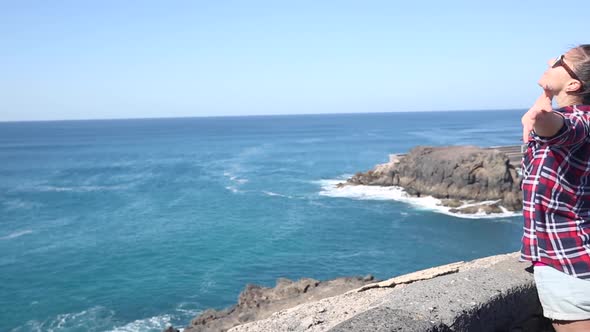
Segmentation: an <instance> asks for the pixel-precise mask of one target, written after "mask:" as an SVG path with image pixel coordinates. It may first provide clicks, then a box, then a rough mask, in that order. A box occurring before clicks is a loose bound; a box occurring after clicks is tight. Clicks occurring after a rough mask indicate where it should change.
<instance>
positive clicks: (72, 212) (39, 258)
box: [0, 110, 524, 331]
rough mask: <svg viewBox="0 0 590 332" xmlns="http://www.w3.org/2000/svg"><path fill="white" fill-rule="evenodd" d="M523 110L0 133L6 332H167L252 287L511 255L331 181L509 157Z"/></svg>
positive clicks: (41, 126)
mask: <svg viewBox="0 0 590 332" xmlns="http://www.w3.org/2000/svg"><path fill="white" fill-rule="evenodd" d="M523 112H524V111H523V110H512V111H508V110H498V111H461V112H423V113H374V114H338V115H293V116H253V117H211V118H171V119H140V120H137V119H134V120H88V121H50V122H14V123H9V122H6V123H0V331H161V330H162V329H163V328H165V327H166V326H167V325H170V324H173V325H175V326H176V327H183V326H186V325H187V324H188V323H189V321H190V319H191V318H193V317H194V316H195V315H197V314H198V313H199V312H201V311H202V310H204V309H206V308H218V309H221V308H224V307H227V306H230V305H232V304H234V303H235V302H236V301H237V297H238V295H239V293H240V291H242V290H243V288H244V287H245V286H246V284H247V283H256V284H260V285H264V286H274V285H275V281H276V279H277V278H279V277H285V278H292V279H298V278H302V277H311V278H316V279H320V280H324V279H330V278H335V277H339V276H351V275H361V276H364V275H367V274H373V275H374V276H375V277H377V278H382V279H383V278H390V277H393V276H395V275H399V274H404V273H407V272H410V271H414V270H417V269H422V268H427V267H431V266H434V265H440V264H445V263H450V262H454V261H458V260H470V259H474V258H477V257H482V256H487V255H493V254H501V253H507V252H512V251H516V250H518V249H519V242H520V236H521V229H522V226H521V218H520V217H519V216H518V215H509V214H507V215H499V216H494V217H491V218H460V217H457V216H453V215H449V214H448V213H445V212H444V211H441V210H440V209H438V208H437V207H436V204H435V203H433V201H432V200H431V199H428V198H424V199H422V200H415V199H414V200H412V199H409V198H407V197H404V195H403V193H401V192H400V191H396V190H395V189H392V188H389V189H387V188H385V189H384V188H374V187H373V188H371V187H355V188H353V189H351V188H347V191H339V190H337V189H335V188H334V187H333V184H334V183H336V182H338V180H342V179H345V178H346V176H349V175H351V174H354V173H355V172H357V171H366V170H368V169H370V168H372V167H373V166H374V165H375V164H377V163H383V162H386V161H387V160H388V155H389V154H392V153H403V152H407V151H408V150H409V149H411V148H412V147H414V146H416V145H435V146H443V145H457V144H473V145H478V146H495V145H516V144H519V141H518V140H519V137H520V135H521V134H520V130H521V129H520V117H521V115H522V114H523Z"/></svg>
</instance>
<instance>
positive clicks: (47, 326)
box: [12, 306, 115, 332]
mask: <svg viewBox="0 0 590 332" xmlns="http://www.w3.org/2000/svg"><path fill="white" fill-rule="evenodd" d="M114 315H115V312H114V311H113V310H108V309H107V308H105V307H102V306H96V307H92V308H90V309H87V310H82V311H80V312H73V313H67V314H59V315H57V316H56V317H55V318H49V319H47V320H45V321H43V322H40V321H37V320H30V321H28V322H27V323H26V324H25V325H23V326H20V327H17V328H15V329H13V330H12V331H13V332H17V331H18V332H20V331H52V332H58V331H90V330H92V331H104V330H105V329H108V328H109V327H110V326H112V321H113V317H114Z"/></svg>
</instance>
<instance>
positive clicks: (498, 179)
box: [340, 146, 522, 213]
mask: <svg viewBox="0 0 590 332" xmlns="http://www.w3.org/2000/svg"><path fill="white" fill-rule="evenodd" d="M344 185H372V186H399V187H402V188H404V189H405V191H406V192H407V193H408V194H410V195H412V196H418V197H419V196H433V197H435V198H439V199H441V202H442V204H443V205H445V206H448V207H452V208H453V209H451V212H458V213H477V212H478V211H479V212H482V211H483V212H485V213H495V212H503V210H502V208H501V207H504V208H506V209H507V210H509V211H519V210H521V209H522V197H521V196H522V194H521V191H520V179H519V176H518V173H517V171H516V168H515V166H514V165H512V164H511V163H510V159H509V158H508V156H507V155H506V154H504V153H502V152H499V151H497V150H493V149H482V148H478V147H475V146H450V147H425V146H418V147H416V148H414V149H412V150H411V151H410V152H409V153H408V154H407V155H404V156H400V157H397V158H392V160H390V162H388V163H385V164H381V165H377V166H376V167H375V168H374V169H372V170H370V171H368V172H366V173H357V174H355V175H354V176H353V177H351V178H350V179H348V180H347V181H346V183H341V184H340V186H344ZM462 201H475V202H488V203H487V204H484V205H469V206H467V205H464V204H463V203H464V202H462Z"/></svg>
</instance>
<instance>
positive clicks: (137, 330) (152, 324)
mask: <svg viewBox="0 0 590 332" xmlns="http://www.w3.org/2000/svg"><path fill="white" fill-rule="evenodd" d="M172 319H173V317H172V316H171V315H161V316H154V317H150V318H145V319H138V320H135V321H133V322H131V323H128V324H125V325H123V326H118V327H115V328H114V329H112V330H110V331H109V332H145V331H158V332H161V331H162V330H164V329H165V328H167V327H168V326H170V325H173V324H172ZM178 329H179V330H180V331H183V330H184V329H181V328H178Z"/></svg>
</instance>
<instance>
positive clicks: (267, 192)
mask: <svg viewBox="0 0 590 332" xmlns="http://www.w3.org/2000/svg"><path fill="white" fill-rule="evenodd" d="M262 192H263V193H264V194H266V195H268V196H278V197H285V198H292V197H291V196H289V195H283V194H279V193H275V192H272V191H265V190H263V191H262Z"/></svg>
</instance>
